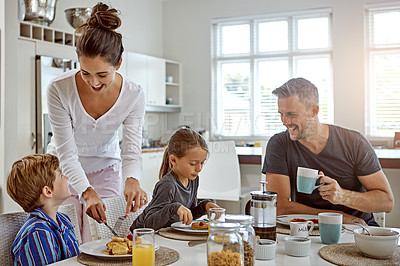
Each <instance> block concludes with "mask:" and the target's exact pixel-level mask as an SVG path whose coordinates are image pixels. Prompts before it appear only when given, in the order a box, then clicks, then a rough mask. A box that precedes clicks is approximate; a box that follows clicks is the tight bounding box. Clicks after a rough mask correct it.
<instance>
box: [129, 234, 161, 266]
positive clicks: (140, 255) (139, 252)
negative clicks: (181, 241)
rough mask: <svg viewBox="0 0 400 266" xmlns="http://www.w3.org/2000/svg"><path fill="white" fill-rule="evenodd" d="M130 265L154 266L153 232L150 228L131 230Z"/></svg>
mask: <svg viewBox="0 0 400 266" xmlns="http://www.w3.org/2000/svg"><path fill="white" fill-rule="evenodd" d="M133 239H134V242H133V247H132V265H133V266H154V264H155V257H156V256H155V249H154V230H153V229H151V228H138V229H135V230H133Z"/></svg>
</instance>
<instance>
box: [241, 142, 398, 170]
mask: <svg viewBox="0 0 400 266" xmlns="http://www.w3.org/2000/svg"><path fill="white" fill-rule="evenodd" d="M236 152H237V154H238V156H239V163H241V164H261V152H262V150H261V147H236ZM375 152H376V155H377V156H378V159H379V162H380V163H381V166H382V168H392V169H400V149H375Z"/></svg>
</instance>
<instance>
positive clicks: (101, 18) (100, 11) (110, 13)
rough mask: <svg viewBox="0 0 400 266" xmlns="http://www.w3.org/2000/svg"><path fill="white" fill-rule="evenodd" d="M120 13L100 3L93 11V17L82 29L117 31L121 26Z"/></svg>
mask: <svg viewBox="0 0 400 266" xmlns="http://www.w3.org/2000/svg"><path fill="white" fill-rule="evenodd" d="M118 14H119V12H118V11H117V10H116V9H115V8H109V7H108V5H106V4H103V3H101V2H99V3H98V4H97V5H95V6H94V7H93V9H92V15H91V17H90V18H89V19H88V20H87V22H86V23H85V24H83V25H82V28H101V29H107V30H115V29H117V28H119V26H121V19H120V18H119V17H118Z"/></svg>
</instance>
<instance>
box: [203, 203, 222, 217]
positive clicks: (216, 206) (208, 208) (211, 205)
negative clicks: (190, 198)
mask: <svg viewBox="0 0 400 266" xmlns="http://www.w3.org/2000/svg"><path fill="white" fill-rule="evenodd" d="M211 208H221V207H220V206H218V205H217V204H215V203H212V202H211V201H209V202H207V204H206V210H207V217H209V216H210V209H211Z"/></svg>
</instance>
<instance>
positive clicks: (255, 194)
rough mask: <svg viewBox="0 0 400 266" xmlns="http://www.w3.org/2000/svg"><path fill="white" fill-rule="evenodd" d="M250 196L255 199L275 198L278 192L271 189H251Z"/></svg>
mask: <svg viewBox="0 0 400 266" xmlns="http://www.w3.org/2000/svg"><path fill="white" fill-rule="evenodd" d="M250 195H251V198H252V199H256V200H268V201H270V200H273V199H276V197H277V196H278V194H277V193H276V192H271V191H252V192H250Z"/></svg>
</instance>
